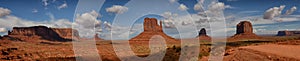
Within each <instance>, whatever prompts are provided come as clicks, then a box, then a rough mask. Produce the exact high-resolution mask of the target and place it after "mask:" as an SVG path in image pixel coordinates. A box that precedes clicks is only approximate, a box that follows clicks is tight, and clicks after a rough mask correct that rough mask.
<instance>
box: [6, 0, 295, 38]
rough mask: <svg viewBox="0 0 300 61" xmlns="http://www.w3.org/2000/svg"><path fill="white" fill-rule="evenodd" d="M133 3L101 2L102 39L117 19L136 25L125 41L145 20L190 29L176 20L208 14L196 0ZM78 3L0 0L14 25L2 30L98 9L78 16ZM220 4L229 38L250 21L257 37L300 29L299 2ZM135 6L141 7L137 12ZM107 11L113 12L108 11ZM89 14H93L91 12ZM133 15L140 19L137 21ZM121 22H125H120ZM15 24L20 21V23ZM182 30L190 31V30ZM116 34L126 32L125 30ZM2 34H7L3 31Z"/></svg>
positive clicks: (62, 21)
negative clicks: (267, 15) (272, 12)
mask: <svg viewBox="0 0 300 61" xmlns="http://www.w3.org/2000/svg"><path fill="white" fill-rule="evenodd" d="M133 1H135V0H131V1H129V0H106V1H102V2H101V3H103V5H102V7H99V8H100V9H99V11H96V12H97V13H98V14H99V15H97V16H96V21H97V22H99V24H100V25H101V26H100V27H99V28H100V29H101V32H97V33H100V34H101V36H100V37H102V38H105V39H109V38H110V37H109V36H110V35H109V34H110V33H111V32H112V33H114V32H113V31H114V30H113V31H112V30H111V29H107V28H110V27H111V26H112V25H114V24H112V23H113V22H114V20H115V21H117V22H118V20H119V21H120V23H116V24H117V25H119V26H118V27H117V26H115V28H120V29H124V28H125V29H126V26H129V25H130V24H131V22H130V21H131V20H133V21H134V24H135V25H137V26H131V27H133V28H135V29H134V31H130V33H128V34H130V36H128V35H127V36H126V35H125V34H116V35H119V36H120V37H121V36H124V37H125V38H123V39H126V37H133V36H135V35H137V34H139V33H140V32H141V31H142V28H141V27H142V22H143V18H144V17H154V18H158V19H159V20H161V21H164V23H179V24H181V23H182V25H178V24H173V25H175V26H177V27H189V26H191V25H189V24H192V25H199V24H198V23H194V21H188V20H177V19H184V18H186V16H190V17H191V18H192V19H193V20H196V21H202V20H199V18H202V17H201V16H198V15H199V13H201V12H205V11H206V9H202V10H200V11H199V10H195V9H194V8H195V7H194V6H195V5H196V4H197V3H198V1H197V0H153V3H151V1H147V0H145V1H140V3H135V2H133ZM172 1H175V3H174V2H172ZM77 3H78V0H26V1H25V0H24V1H23V0H0V8H4V9H8V10H9V11H10V12H9V14H6V15H5V16H2V17H0V22H1V20H2V21H7V22H6V24H13V25H4V24H2V25H0V30H1V29H2V31H5V30H9V29H11V27H13V26H33V25H41V24H45V25H49V27H51V26H53V27H70V22H71V23H72V22H73V20H74V21H76V17H77V16H78V15H81V14H84V13H86V12H90V11H92V10H97V9H93V8H91V9H88V8H90V7H92V6H93V4H92V3H91V5H89V4H87V5H86V6H85V7H86V8H82V9H83V10H86V11H85V12H82V13H77V14H75V12H76V6H77ZM130 3H132V4H130ZM134 3H135V4H134ZM148 3H149V4H148ZM218 3H223V4H224V6H222V7H223V8H224V10H222V11H223V12H224V17H225V19H226V25H227V34H228V36H230V35H233V34H234V33H235V29H234V28H235V25H236V24H237V23H238V22H239V21H242V20H248V21H251V22H252V23H253V25H254V29H255V33H257V34H276V32H277V31H279V30H300V28H299V27H297V26H299V25H300V24H299V23H300V10H298V9H297V10H295V11H293V12H292V13H291V14H289V15H285V13H286V11H288V10H290V9H291V8H292V7H296V8H298V7H300V4H299V3H300V1H299V0H219V2H218ZM64 4H65V5H64ZM180 4H183V5H184V6H186V9H184V10H180V9H178V8H179V6H180ZM204 5H205V4H204ZM206 5H209V4H206ZM282 5H284V6H285V7H284V9H283V10H282V11H281V14H280V15H278V16H274V17H272V18H271V19H265V18H263V16H264V15H265V13H266V11H267V10H269V9H270V8H274V7H279V6H282ZM114 6H115V7H114ZM117 6H118V7H117ZM144 6H145V7H144ZM151 6H153V7H151ZM93 7H96V6H93ZM113 7H114V8H113ZM116 7H117V8H116ZM135 7H138V9H136V8H135ZM108 8H112V9H111V10H108ZM147 8H153V9H148V12H149V13H150V14H151V13H152V14H153V15H146V16H143V15H138V14H139V12H144V11H143V10H147ZM206 8H209V7H206ZM118 9H120V10H118ZM149 13H148V14H149ZM0 14H3V13H0ZM90 14H91V15H92V12H91V13H90ZM146 14H147V13H146ZM164 14H169V15H171V16H170V17H168V18H166V17H165V16H164ZM131 15H132V16H131ZM122 16H128V18H125V17H122ZM134 16H140V17H139V18H136V17H134ZM190 17H189V18H190ZM120 19H124V20H122V21H121V20H120ZM127 19H128V20H127ZM172 21H173V22H172ZM15 22H20V23H21V24H20V23H15ZM2 23H3V22H2ZM183 23H186V24H183ZM53 24H54V25H53ZM127 24H129V25H127ZM71 25H72V24H71ZM122 25H123V26H122ZM125 25H126V26H125ZM167 25H168V26H167ZM171 25H172V24H166V25H165V28H164V29H165V33H167V34H168V35H170V36H172V37H175V38H179V37H183V38H191V37H195V36H196V35H197V34H198V33H194V34H192V33H186V34H188V35H186V36H183V35H181V36H180V35H178V33H179V32H178V30H176V28H172V26H171ZM200 28H207V29H208V32H209V26H200V27H196V30H193V32H197V30H198V29H200ZM131 29H132V28H131ZM189 30H190V29H189ZM183 31H186V32H188V30H183ZM116 33H126V31H120V32H116ZM0 34H6V33H5V32H0ZM121 39H122V38H121Z"/></svg>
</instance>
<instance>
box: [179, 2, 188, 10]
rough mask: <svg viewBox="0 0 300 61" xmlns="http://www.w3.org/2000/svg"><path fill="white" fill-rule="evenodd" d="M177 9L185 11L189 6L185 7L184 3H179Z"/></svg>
mask: <svg viewBox="0 0 300 61" xmlns="http://www.w3.org/2000/svg"><path fill="white" fill-rule="evenodd" d="M178 9H179V10H181V11H186V10H187V9H189V8H187V7H186V6H185V5H184V4H180V5H179V7H178Z"/></svg>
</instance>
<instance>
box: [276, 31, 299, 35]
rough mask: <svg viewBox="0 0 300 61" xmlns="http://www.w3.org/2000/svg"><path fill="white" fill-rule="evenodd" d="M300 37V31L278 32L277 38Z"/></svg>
mask: <svg viewBox="0 0 300 61" xmlns="http://www.w3.org/2000/svg"><path fill="white" fill-rule="evenodd" d="M296 35H300V31H278V33H277V36H296Z"/></svg>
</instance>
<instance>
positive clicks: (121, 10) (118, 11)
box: [106, 5, 128, 14]
mask: <svg viewBox="0 0 300 61" xmlns="http://www.w3.org/2000/svg"><path fill="white" fill-rule="evenodd" d="M126 11H128V8H127V7H125V6H120V5H113V6H112V7H109V8H106V12H111V13H116V14H122V13H124V12H126Z"/></svg>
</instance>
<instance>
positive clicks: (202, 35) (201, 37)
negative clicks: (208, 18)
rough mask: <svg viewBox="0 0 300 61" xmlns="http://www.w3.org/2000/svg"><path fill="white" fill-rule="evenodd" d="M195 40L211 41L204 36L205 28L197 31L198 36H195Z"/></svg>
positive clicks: (208, 37)
mask: <svg viewBox="0 0 300 61" xmlns="http://www.w3.org/2000/svg"><path fill="white" fill-rule="evenodd" d="M197 38H199V40H200V41H211V37H210V36H208V35H207V34H206V30H205V28H202V29H201V30H200V31H199V35H198V36H197Z"/></svg>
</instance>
